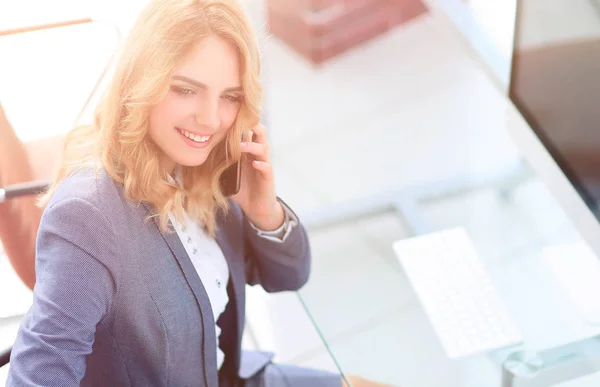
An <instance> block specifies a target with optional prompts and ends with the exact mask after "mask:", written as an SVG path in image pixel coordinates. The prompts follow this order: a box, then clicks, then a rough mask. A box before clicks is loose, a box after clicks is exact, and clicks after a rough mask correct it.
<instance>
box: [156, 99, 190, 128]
mask: <svg viewBox="0 0 600 387" xmlns="http://www.w3.org/2000/svg"><path fill="white" fill-rule="evenodd" d="M188 110H189V108H187V106H186V103H185V102H184V101H178V100H177V99H176V98H169V97H167V98H166V99H164V100H163V101H161V102H160V103H158V104H157V105H156V106H155V107H154V110H153V114H152V118H153V119H154V122H155V123H157V124H159V125H160V126H164V125H173V124H175V123H176V122H178V121H180V120H181V119H182V118H183V117H185V116H186V114H187V111H188Z"/></svg>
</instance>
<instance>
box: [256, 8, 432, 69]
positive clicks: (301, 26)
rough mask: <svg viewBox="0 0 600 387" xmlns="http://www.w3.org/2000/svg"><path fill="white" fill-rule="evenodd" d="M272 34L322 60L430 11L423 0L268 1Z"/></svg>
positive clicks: (306, 55) (300, 50)
mask: <svg viewBox="0 0 600 387" xmlns="http://www.w3.org/2000/svg"><path fill="white" fill-rule="evenodd" d="M267 9H268V22H269V28H270V30H271V33H272V34H273V35H275V36H277V37H279V38H280V39H281V40H283V41H284V42H286V43H287V44H288V45H289V46H291V47H292V48H293V49H294V50H296V51H297V52H299V53H300V54H302V55H303V56H304V57H306V58H307V59H309V60H310V61H312V62H313V63H317V64H318V63H321V62H324V61H326V60H328V59H331V58H333V57H335V56H336V55H339V54H341V53H343V52H345V51H347V50H349V49H351V48H353V47H356V46H357V45H359V44H361V43H363V42H365V41H367V40H369V39H372V38H374V37H375V36H378V35H380V34H382V33H384V32H386V31H388V30H389V29H390V28H393V27H395V26H398V25H401V24H403V23H404V22H406V21H409V20H412V19H413V18H415V17H417V16H419V15H422V14H424V13H426V12H427V8H426V7H425V5H424V4H423V3H422V2H421V1H420V0H267Z"/></svg>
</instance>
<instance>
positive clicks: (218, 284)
mask: <svg viewBox="0 0 600 387" xmlns="http://www.w3.org/2000/svg"><path fill="white" fill-rule="evenodd" d="M217 287H218V288H219V289H220V288H221V281H219V280H217Z"/></svg>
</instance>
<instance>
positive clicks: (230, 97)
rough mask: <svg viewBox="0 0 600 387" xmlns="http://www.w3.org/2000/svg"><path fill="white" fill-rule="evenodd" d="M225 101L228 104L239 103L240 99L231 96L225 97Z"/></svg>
mask: <svg viewBox="0 0 600 387" xmlns="http://www.w3.org/2000/svg"><path fill="white" fill-rule="evenodd" d="M225 99H226V100H228V101H230V102H240V98H239V97H236V96H233V95H226V96H225Z"/></svg>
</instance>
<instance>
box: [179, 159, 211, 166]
mask: <svg viewBox="0 0 600 387" xmlns="http://www.w3.org/2000/svg"><path fill="white" fill-rule="evenodd" d="M206 159H207V157H196V158H186V159H183V160H178V161H177V164H179V165H181V166H183V167H199V166H200V165H202V164H204V163H205V162H206Z"/></svg>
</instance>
